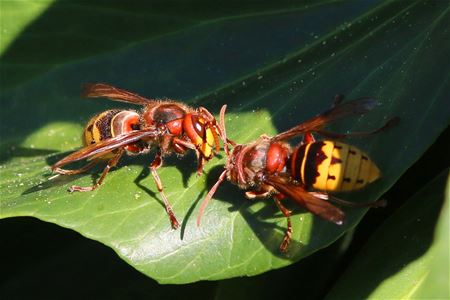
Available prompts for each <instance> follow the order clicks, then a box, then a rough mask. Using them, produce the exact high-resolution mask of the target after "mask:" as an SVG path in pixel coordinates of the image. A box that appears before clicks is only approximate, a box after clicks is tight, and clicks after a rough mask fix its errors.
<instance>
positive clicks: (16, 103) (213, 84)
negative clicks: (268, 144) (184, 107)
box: [0, 1, 450, 283]
mask: <svg viewBox="0 0 450 300" xmlns="http://www.w3.org/2000/svg"><path fill="white" fill-rule="evenodd" d="M109 3H110V2H105V4H104V6H94V5H93V4H87V3H85V2H80V3H78V4H76V5H75V4H72V2H71V3H70V4H69V3H67V2H61V3H59V2H57V3H55V4H53V5H52V6H50V7H49V8H48V10H47V11H46V12H45V13H44V14H42V15H41V16H40V17H39V18H38V19H37V20H35V21H34V22H32V23H31V25H29V26H28V27H27V28H26V30H25V31H24V32H23V33H22V34H21V35H20V36H18V37H17V38H16V40H14V42H13V43H12V44H11V46H10V47H9V48H8V49H7V51H6V52H5V53H4V54H3V55H2V57H1V59H0V71H1V72H0V73H1V75H2V85H3V87H2V90H1V95H0V96H1V104H2V110H1V112H0V118H1V119H2V123H1V125H0V126H1V127H0V128H1V148H0V149H2V151H1V152H0V153H1V156H0V159H1V161H2V165H1V169H0V170H1V186H0V191H1V195H2V196H1V203H0V204H1V211H0V217H2V218H6V217H13V216H33V217H36V218H39V219H41V220H44V221H47V222H53V223H55V224H58V225H60V226H63V227H67V228H71V229H73V230H76V231H77V232H79V233H81V234H82V235H84V236H86V237H88V238H91V239H94V240H97V241H100V242H101V243H104V244H105V245H107V246H109V247H111V248H112V249H114V250H115V251H116V252H117V253H118V255H119V256H120V257H122V258H123V259H124V260H125V261H126V262H128V263H129V264H130V265H132V266H133V267H135V268H136V269H138V270H140V271H141V272H143V273H145V274H146V275H148V276H150V277H152V278H154V279H156V280H158V281H159V282H164V283H186V282H193V281H197V280H217V279H222V278H230V277H235V276H244V275H247V276H250V275H255V274H259V273H262V272H265V271H267V270H271V269H276V268H280V267H283V266H286V265H290V264H292V263H293V262H295V261H298V260H300V259H301V258H303V257H305V256H307V255H309V254H311V253H313V252H315V251H317V250H319V249H321V248H324V247H326V246H327V245H329V244H330V243H332V242H333V241H335V240H336V239H337V238H338V237H339V236H341V235H342V234H343V233H344V232H346V231H347V230H348V229H350V228H352V227H354V226H356V224H357V223H358V221H359V220H360V219H361V218H362V217H363V215H364V212H365V211H364V210H360V209H353V210H351V209H348V210H346V216H347V220H346V223H345V224H344V225H343V226H336V225H333V224H330V223H327V222H324V221H322V220H319V219H317V218H314V217H312V216H311V214H309V213H307V212H305V211H304V210H302V209H301V208H296V207H295V206H291V208H292V209H294V213H295V216H294V217H293V225H294V228H293V230H294V234H293V243H292V244H291V246H290V248H289V252H288V254H287V255H283V254H280V253H279V251H278V246H279V243H280V242H281V240H282V237H283V233H284V230H285V219H284V218H283V217H282V216H281V215H280V214H279V213H278V212H277V210H276V207H275V205H273V203H272V202H271V201H270V200H268V201H259V202H250V201H248V200H246V199H245V198H244V196H243V192H242V191H240V190H239V189H238V188H237V187H234V186H232V185H231V184H229V183H224V184H222V186H221V188H220V189H219V191H218V192H217V194H216V195H215V199H214V201H212V203H211V204H210V205H209V207H208V209H207V210H206V214H205V215H204V218H203V224H202V226H201V227H200V228H198V227H197V226H196V225H195V218H196V215H197V212H198V207H197V202H198V201H199V200H200V199H202V198H203V197H204V195H205V192H206V191H207V190H208V189H209V188H210V187H211V186H212V184H214V182H215V180H216V178H217V176H218V174H219V172H220V171H221V170H222V165H223V163H224V159H223V158H222V159H219V158H215V159H213V160H212V161H211V162H210V163H209V164H208V165H207V167H206V169H205V173H206V174H205V176H202V177H200V178H199V177H197V176H196V175H195V174H194V173H195V166H196V162H195V157H194V155H192V154H190V155H187V156H186V157H185V158H183V159H181V160H180V159H177V158H175V157H172V158H168V159H167V160H165V165H164V167H163V168H162V169H161V170H160V171H159V175H160V177H161V179H162V181H163V183H164V186H165V189H166V193H167V196H168V197H169V200H170V202H171V203H172V204H173V207H174V210H175V213H176V215H177V217H178V218H179V219H180V220H182V221H183V225H182V228H181V230H178V231H173V230H171V229H170V225H169V222H168V220H167V216H166V214H165V212H164V209H163V207H162V205H161V202H160V200H159V195H158V193H157V191H156V188H155V186H154V183H153V181H152V179H151V176H148V171H147V167H146V166H147V165H148V164H149V163H150V161H151V159H152V158H151V155H150V157H149V156H141V157H131V158H128V159H125V160H124V161H123V162H122V164H121V167H119V168H117V169H116V170H114V171H113V172H111V174H109V175H108V176H107V178H106V180H105V184H104V185H103V186H102V187H101V188H99V189H98V190H96V191H94V192H90V193H75V194H69V193H67V191H66V190H67V188H68V187H69V186H70V185H72V184H78V185H90V184H92V178H91V176H90V175H83V176H72V177H62V176H60V177H58V178H54V179H52V180H48V178H49V176H50V171H49V165H51V164H53V163H54V162H56V161H57V160H58V159H60V158H62V157H63V156H64V155H66V154H67V153H69V152H67V151H71V150H74V149H76V148H77V147H79V146H81V141H80V139H79V137H80V135H81V132H82V128H83V125H84V124H85V123H86V122H87V120H88V119H89V117H90V116H91V115H93V114H95V113H96V112H97V113H98V112H99V111H102V110H105V109H108V108H112V107H118V106H119V107H126V106H120V105H117V103H111V102H108V101H102V100H82V99H80V97H79V96H78V95H79V87H80V85H81V84H83V83H85V82H108V83H110V84H113V85H117V86H119V87H122V88H126V89H128V90H131V91H135V92H138V93H140V94H142V95H144V96H148V97H170V98H181V99H190V100H189V101H187V102H189V103H190V104H192V105H193V106H200V105H202V106H206V107H208V109H210V110H211V111H212V112H218V110H219V108H220V106H221V105H222V104H224V103H227V104H228V108H229V113H228V114H227V118H226V124H227V131H228V135H229V137H230V138H231V139H233V140H235V141H237V142H239V143H245V142H249V141H251V140H253V139H255V138H257V137H258V136H259V135H260V134H263V133H266V134H274V133H276V132H279V131H283V130H286V129H288V128H289V127H291V126H293V125H295V124H298V123H299V122H301V121H302V120H305V119H306V118H309V117H311V116H313V115H315V114H317V113H319V112H321V111H324V110H325V109H327V108H328V107H329V106H330V105H331V99H332V97H333V96H334V95H335V94H336V93H344V94H346V95H347V97H348V98H349V99H350V98H357V97H361V96H373V97H376V98H377V99H379V102H380V106H379V107H377V108H376V109H374V111H373V112H371V113H370V114H368V115H367V116H364V117H360V118H352V119H348V120H345V121H342V122H340V123H339V124H336V126H333V129H335V130H336V131H341V132H342V131H344V130H352V129H353V130H357V131H361V130H367V129H373V128H376V127H378V126H381V125H382V124H383V123H384V122H385V120H387V118H389V117H391V116H400V117H401V123H400V125H399V126H398V127H396V128H393V129H392V130H390V131H389V132H384V133H382V134H379V135H377V136H374V137H371V138H368V139H363V140H352V141H349V142H350V143H352V144H355V145H357V146H359V147H360V148H362V149H363V150H364V151H366V152H368V153H369V154H370V155H371V157H372V158H373V159H374V161H376V162H377V164H378V165H379V167H380V168H381V170H382V171H383V175H384V177H383V179H382V180H380V181H379V182H378V183H376V184H374V185H373V186H371V187H370V188H369V189H368V190H366V191H363V192H358V193H354V194H352V195H348V196H347V195H345V196H344V197H345V198H346V199H359V200H360V201H369V200H374V199H376V198H378V197H380V196H381V194H382V193H383V192H385V191H386V190H387V189H388V188H389V187H390V186H391V185H392V184H393V183H394V182H395V181H396V180H397V179H398V178H399V177H400V175H401V174H402V173H403V172H404V171H405V170H406V169H407V168H409V166H411V165H412V164H413V163H414V162H415V161H416V160H417V159H418V158H419V157H420V156H421V154H422V153H423V152H424V151H425V150H426V149H427V147H429V145H431V144H432V143H433V141H434V140H435V139H436V137H437V136H438V135H439V133H440V132H441V131H442V130H443V129H444V128H446V127H447V126H448V123H449V119H450V107H449V106H448V105H447V100H448V97H447V95H448V94H449V91H450V89H449V85H448V81H449V77H448V76H449V75H448V71H447V70H448V69H449V68H448V67H449V62H448V59H447V58H448V55H449V53H450V51H449V50H450V45H448V43H447V42H446V41H448V38H449V32H448V28H449V26H448V25H449V24H448V23H449V22H448V20H449V18H448V15H449V6H448V3H445V2H432V3H428V2H425V3H422V2H406V1H405V2H386V3H383V4H381V5H380V6H375V4H374V3H372V2H364V4H360V3H359V2H344V3H341V2H334V1H324V2H320V3H316V2H314V3H315V4H314V5H307V4H296V5H291V4H286V5H285V6H283V8H282V9H279V8H274V7H273V6H270V5H267V6H262V7H260V8H258V9H256V8H253V7H251V6H247V7H236V6H233V5H231V4H224V6H225V7H226V8H224V10H223V11H222V13H217V12H216V13H214V14H212V15H210V14H209V12H211V11H214V10H215V8H214V7H204V8H203V7H202V5H201V4H198V5H194V6H193V7H192V8H191V9H189V10H186V11H183V10H182V9H181V10H179V8H177V7H176V6H175V5H174V6H173V7H170V8H167V9H165V10H164V13H165V14H163V11H161V10H160V9H159V10H158V9H157V8H154V7H148V6H145V5H144V7H140V5H137V6H132V7H131V8H129V9H125V8H123V7H122V6H121V4H120V2H119V4H113V3H111V4H109ZM139 3H140V2H139ZM202 8H203V9H204V10H202ZM199 11H200V12H199ZM197 14H198V15H197ZM149 16H158V17H157V18H154V19H152V21H151V22H154V23H152V25H153V26H150V25H151V24H150V23H148V22H150V21H149ZM169 16H170V17H169ZM65 18H70V20H78V19H80V20H87V21H88V23H84V22H75V21H73V22H68V23H64V22H63V21H64V20H65ZM84 18H86V19H84ZM174 19H176V20H178V21H179V22H175V23H176V24H175V25H176V26H175V25H174V24H173V23H172V21H173V20H174ZM192 19H196V20H197V19H201V20H202V21H199V22H193V23H194V25H193V24H192V22H189V21H192ZM58 24H64V25H66V27H64V26H62V25H61V27H59V26H58ZM79 24H90V25H89V26H88V25H79ZM156 25H158V26H156ZM49 26H50V27H51V28H55V29H54V30H56V31H55V32H58V34H57V35H56V36H57V39H56V37H54V36H53V37H52V36H51V34H50V35H49V33H51V31H48V28H49ZM77 26H81V27H77ZM170 26H175V27H176V29H173V28H172V29H173V30H172V29H170V28H171V27H170ZM155 28H166V29H167V28H169V29H170V30H169V29H167V30H166V29H164V30H163V29H158V30H161V31H158V30H156V29H155ZM97 29H98V30H97ZM119 29H120V31H118V30H119ZM163 31H164V32H163ZM128 34H129V35H128ZM50 40H51V41H53V42H54V43H53V44H52V43H50V42H49V41H50ZM87 40H90V41H95V43H94V42H92V43H87ZM56 41H57V42H56ZM106 42H108V43H106ZM75 45H76V46H75ZM40 48H41V49H42V52H40V51H35V50H34V49H40ZM40 62H42V63H40ZM52 62H54V64H53V63H52ZM19 65H20V66H19ZM5 74H6V75H8V76H4V75H5ZM3 78H8V79H7V80H4V79H3ZM61 152H62V153H61ZM97 171H100V169H98V170H97Z"/></svg>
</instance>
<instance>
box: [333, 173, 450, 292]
mask: <svg viewBox="0 0 450 300" xmlns="http://www.w3.org/2000/svg"><path fill="white" fill-rule="evenodd" d="M446 186H447V187H446ZM449 188H450V177H449V171H448V170H446V171H445V172H444V173H443V174H441V175H440V176H439V177H437V178H436V179H435V180H433V181H432V182H430V183H429V184H428V185H427V186H426V187H425V188H424V189H422V190H421V191H419V192H418V193H417V194H416V195H414V196H413V197H412V198H411V199H409V200H408V201H407V202H406V203H405V204H404V205H403V206H402V207H401V208H400V209H399V210H398V211H397V213H395V214H394V215H392V216H391V217H390V218H389V219H388V220H387V221H386V222H385V223H384V224H383V225H382V226H381V227H380V228H379V229H378V230H377V231H376V232H375V234H374V235H373V236H372V237H371V238H370V240H369V241H368V242H367V244H366V245H365V246H364V248H363V249H362V250H361V252H360V253H359V254H358V256H357V257H356V258H355V260H354V261H353V262H352V264H351V265H350V267H349V268H348V269H347V270H346V271H345V272H344V273H343V274H342V276H341V278H340V279H339V281H338V282H337V283H336V285H335V286H334V288H333V289H332V290H331V292H330V293H329V294H328V298H329V299H362V298H364V299H386V298H396V299H448V297H449V290H448V283H449V280H450V279H449V264H450V260H449V255H450V251H449V215H448V205H449V202H450V193H449V191H450V190H449ZM441 208H443V209H442V211H441Z"/></svg>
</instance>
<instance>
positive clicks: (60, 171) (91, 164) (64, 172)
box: [53, 160, 99, 175]
mask: <svg viewBox="0 0 450 300" xmlns="http://www.w3.org/2000/svg"><path fill="white" fill-rule="evenodd" d="M98 163H99V160H93V161H91V162H89V163H88V164H86V165H84V166H82V167H81V168H79V169H75V170H66V169H61V168H56V169H54V170H53V172H55V173H57V174H60V175H76V174H81V173H85V172H87V171H89V170H90V169H92V167H94V166H95V165H97V164H98Z"/></svg>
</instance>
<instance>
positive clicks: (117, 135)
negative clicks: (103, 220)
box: [52, 83, 226, 229]
mask: <svg viewBox="0 0 450 300" xmlns="http://www.w3.org/2000/svg"><path fill="white" fill-rule="evenodd" d="M84 96H85V97H89V98H97V97H105V98H109V99H111V100H114V101H122V102H127V103H132V104H137V105H141V106H143V109H142V111H135V110H120V109H114V110H107V111H105V112H102V113H100V114H98V115H96V116H94V117H93V118H92V119H91V120H90V121H89V122H88V124H87V126H86V127H85V129H84V139H83V140H84V144H85V147H84V148H82V149H80V150H79V151H76V152H74V153H72V154H70V155H68V156H66V157H65V158H63V159H61V160H60V161H58V162H57V163H55V164H54V165H53V166H52V170H53V171H54V172H55V173H58V174H64V175H71V174H79V173H83V172H86V171H87V170H89V169H90V168H92V167H93V166H94V165H96V164H97V163H100V162H104V161H106V162H107V165H106V167H105V169H104V170H103V173H102V175H101V177H100V179H99V180H98V181H97V183H96V184H94V185H93V186H89V187H80V186H72V187H70V189H69V191H70V192H74V191H79V192H85V191H92V190H94V189H96V188H97V187H98V186H99V185H100V184H102V182H103V180H104V179H105V176H106V175H107V174H108V172H109V170H110V169H111V167H114V166H116V165H117V163H118V161H119V159H120V157H121V156H122V155H123V154H124V153H126V154H129V155H137V154H143V153H147V152H149V150H150V149H151V147H156V148H157V152H156V157H155V158H154V160H153V162H152V163H151V164H150V170H151V173H152V176H153V179H154V180H155V183H156V185H157V188H158V191H159V193H160V195H161V198H162V199H163V201H164V205H165V209H166V212H167V214H168V215H169V219H170V222H171V225H172V227H173V228H174V229H176V228H178V227H179V223H178V221H177V219H176V217H175V214H174V213H173V210H172V207H171V205H170V204H169V201H168V200H167V197H166V196H165V194H164V191H163V185H162V183H161V180H160V178H159V176H158V173H157V172H156V170H157V169H158V168H159V167H161V165H162V159H163V157H164V156H166V155H168V154H171V153H177V154H179V155H183V154H184V153H185V152H186V151H187V150H188V149H192V150H194V151H195V152H196V154H197V158H198V167H197V173H198V174H201V173H202V170H203V165H204V164H205V163H206V162H207V161H208V160H210V159H211V158H212V157H213V156H214V148H215V151H216V152H218V151H219V150H220V145H219V137H222V129H221V128H220V126H219V125H218V124H217V123H216V120H215V118H214V116H213V115H212V114H211V113H210V112H209V111H208V110H207V109H206V108H204V107H200V108H191V107H189V106H187V105H184V104H182V103H179V102H175V101H171V100H153V99H147V98H144V97H141V96H139V95H137V94H134V93H131V92H128V91H125V90H122V89H119V88H116V87H113V86H110V85H107V84H103V83H98V84H90V85H87V86H86V88H85V91H84ZM225 108H226V106H225V105H224V106H223V107H222V114H224V112H225ZM84 159H86V160H87V161H88V163H87V164H86V165H85V166H83V167H81V168H80V169H76V170H66V169H62V168H61V167H63V166H65V165H67V164H70V163H73V162H76V161H79V160H84Z"/></svg>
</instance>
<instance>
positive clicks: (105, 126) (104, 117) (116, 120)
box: [83, 109, 139, 159]
mask: <svg viewBox="0 0 450 300" xmlns="http://www.w3.org/2000/svg"><path fill="white" fill-rule="evenodd" d="M137 129H139V115H138V114H137V113H136V112H135V111H128V110H118V109H115V110H107V111H104V112H102V113H100V114H98V115H95V116H94V117H92V118H91V119H90V120H89V122H88V124H87V125H86V127H85V128H84V135H83V137H84V139H83V141H84V144H85V145H86V146H88V145H91V144H96V143H99V142H101V141H104V140H106V139H109V138H112V137H115V136H117V135H120V134H124V133H127V132H130V131H132V130H137ZM124 148H125V149H126V150H127V151H130V152H139V148H138V147H136V146H135V145H127V146H125V147H124ZM113 156H114V155H113V154H112V153H105V155H103V156H102V158H103V159H109V158H111V157H113Z"/></svg>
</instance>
